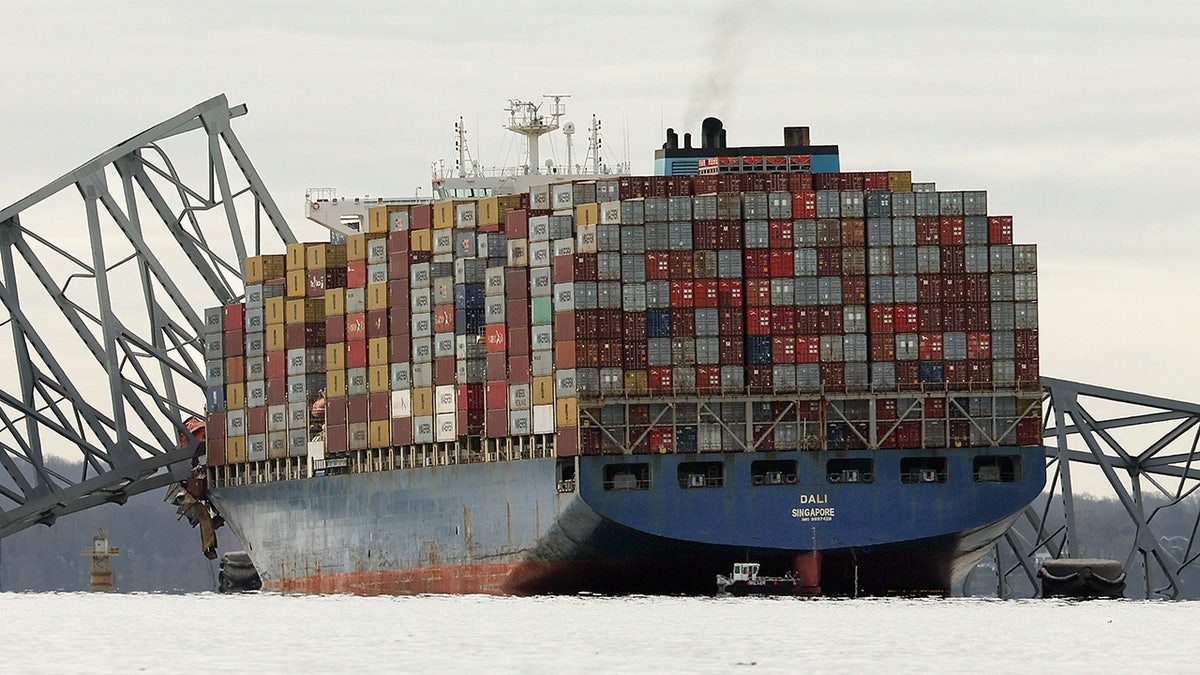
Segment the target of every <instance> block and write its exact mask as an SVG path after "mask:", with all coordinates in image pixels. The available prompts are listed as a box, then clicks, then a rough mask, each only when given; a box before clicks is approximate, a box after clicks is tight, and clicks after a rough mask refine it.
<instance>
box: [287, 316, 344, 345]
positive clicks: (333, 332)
mask: <svg viewBox="0 0 1200 675" xmlns="http://www.w3.org/2000/svg"><path fill="white" fill-rule="evenodd" d="M284 340H285V342H286V340H287V335H286V334H285V335H284ZM345 341H346V317H345V316H344V315H341V314H337V315H334V316H327V317H325V342H326V343H329V342H345Z"/></svg>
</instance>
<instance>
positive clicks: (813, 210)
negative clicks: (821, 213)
mask: <svg viewBox="0 0 1200 675" xmlns="http://www.w3.org/2000/svg"><path fill="white" fill-rule="evenodd" d="M792 217H793V218H797V219H800V218H816V217H817V193H816V191H815V190H793V191H792Z"/></svg>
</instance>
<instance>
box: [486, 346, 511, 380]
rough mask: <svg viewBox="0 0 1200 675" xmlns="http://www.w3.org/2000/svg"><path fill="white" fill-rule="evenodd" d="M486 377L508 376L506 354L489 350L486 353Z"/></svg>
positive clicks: (501, 377)
mask: <svg viewBox="0 0 1200 675" xmlns="http://www.w3.org/2000/svg"><path fill="white" fill-rule="evenodd" d="M486 375H487V379H488V380H496V381H499V380H503V379H506V378H507V377H508V354H506V353H504V352H489V353H488V355H487V373H486Z"/></svg>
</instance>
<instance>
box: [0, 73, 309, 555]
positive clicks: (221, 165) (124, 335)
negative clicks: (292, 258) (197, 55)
mask: <svg viewBox="0 0 1200 675" xmlns="http://www.w3.org/2000/svg"><path fill="white" fill-rule="evenodd" d="M245 112H246V110H245V106H236V107H232V108H231V107H229V105H228V102H227V101H226V98H225V96H223V95H222V96H217V97H215V98H212V99H210V100H208V101H205V102H203V103H200V104H199V105H197V106H195V107H194V108H191V109H190V110H187V111H184V112H182V113H180V114H179V115H176V116H174V117H172V118H171V119H168V120H166V121H164V122H162V123H161V124H157V125H155V126H153V127H151V128H149V129H147V130H146V131H143V132H142V133H140V134H137V135H136V136H133V137H132V138H130V139H128V140H126V141H124V142H123V143H120V144H118V145H116V146H115V147H113V148H111V149H109V150H107V151H105V152H103V153H101V154H100V155H98V156H97V157H95V158H94V159H92V160H90V161H88V162H85V163H84V164H82V165H81V166H79V167H78V168H76V169H74V170H73V171H70V172H69V173H67V174H66V175H64V176H62V177H61V178H59V179H58V180H55V181H53V182H51V183H49V184H47V185H46V186H44V187H42V188H41V189H39V190H37V191H35V192H34V193H33V194H30V195H29V196H28V197H25V198H24V199H22V200H20V201H18V202H16V203H15V204H13V205H11V206H9V207H7V208H5V209H3V210H2V211H0V307H2V308H3V311H4V313H3V314H0V327H2V326H7V329H8V330H7V331H3V330H0V349H8V350H11V352H12V360H11V363H12V364H13V366H12V367H11V368H10V367H7V366H6V367H5V368H3V369H0V425H2V427H0V466H2V467H3V469H4V472H3V474H0V509H2V510H0V537H3V536H5V535H9V534H12V533H14V532H17V531H19V530H21V529H23V528H26V527H29V526H30V525H33V524H35V523H43V524H46V525H50V524H52V523H53V522H54V520H55V519H56V518H57V517H58V516H60V515H63V514H67V513H72V512H74V511H79V510H81V509H85V508H88V507H90V506H94V505H97V504H102V503H105V502H118V503H123V502H124V501H125V499H126V498H127V497H128V496H129V495H132V494H136V493H139V492H144V491H146V490H150V489H153V488H157V487H161V486H164V485H167V484H169V483H171V482H173V481H175V480H179V479H180V478H182V477H184V476H186V474H187V473H188V471H189V470H190V460H191V458H192V456H193V454H194V452H195V450H196V448H197V443H198V441H197V439H196V438H195V437H194V436H192V434H190V433H189V432H188V430H187V429H186V428H185V426H184V422H185V420H187V418H188V417H189V416H193V415H195V416H198V417H201V418H202V417H203V416H204V385H205V373H204V351H203V348H204V345H203V343H202V341H201V338H200V336H201V335H202V334H203V330H204V319H203V316H202V314H201V313H200V311H199V309H198V308H202V307H205V306H211V305H218V304H222V303H228V302H230V301H233V300H235V299H236V298H238V297H239V296H241V294H242V293H243V292H244V291H243V288H242V282H241V280H240V276H241V270H242V268H243V264H244V262H245V259H246V256H247V255H253V254H254V252H255V251H257V250H259V248H260V244H261V243H262V242H261V239H262V238H264V237H271V238H272V239H274V240H275V241H278V240H282V241H283V242H284V243H292V242H294V241H295V237H294V236H293V234H292V231H291V229H290V228H289V227H288V225H287V223H286V222H285V220H284V218H283V216H282V214H281V213H280V211H279V208H278V207H277V206H276V204H275V202H274V201H273V200H272V198H271V196H270V194H269V193H268V192H267V190H266V188H265V187H264V186H263V184H262V181H261V179H260V178H259V176H258V174H257V172H256V171H255V169H254V166H253V165H252V164H251V162H250V159H249V157H248V156H247V155H246V153H245V151H244V150H243V148H242V145H241V143H240V142H239V141H238V138H237V136H235V135H234V133H233V129H232V128H231V126H230V121H231V120H232V119H233V118H235V117H238V116H240V115H243V114H245ZM197 146H198V147H199V148H203V151H204V155H203V156H204V157H205V160H206V161H204V162H203V163H200V162H198V161H196V160H197V158H198V157H200V156H201V155H200V153H199V152H197V151H196V150H197ZM176 148H178V149H179V151H178V153H177V154H168V149H170V150H172V153H175V150H176ZM72 188H74V190H72ZM72 197H76V198H77V199H72ZM264 215H265V216H266V223H267V224H269V225H270V229H266V228H264V227H263V225H264V223H263V219H262V216H264ZM250 222H252V223H253V226H252V227H250V226H249V223H250ZM264 230H265V231H264ZM247 232H249V233H251V235H250V236H249V237H248V236H247V234H246V233H247ZM277 246H278V245H277V244H272V245H271V248H272V249H275V248H277ZM248 251H249V252H248ZM5 333H7V334H8V335H9V336H10V339H11V342H8V343H7V344H5V342H7V341H6V340H5V339H4V338H5V337H6V336H5ZM76 453H80V454H81V456H82V459H83V470H82V473H81V474H80V475H72V476H66V475H63V474H62V473H61V472H59V471H55V470H54V469H53V468H52V465H53V462H50V463H48V462H47V461H46V460H47V458H48V457H50V456H54V455H58V456H68V457H74V458H76V459H77V458H78V457H79V456H80V454H76ZM4 474H7V477H6V476H4Z"/></svg>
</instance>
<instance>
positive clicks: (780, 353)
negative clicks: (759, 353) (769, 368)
mask: <svg viewBox="0 0 1200 675" xmlns="http://www.w3.org/2000/svg"><path fill="white" fill-rule="evenodd" d="M771 358H772V362H773V363H795V362H796V338H795V337H794V336H787V337H785V336H782V335H776V336H775V337H773V338H771Z"/></svg>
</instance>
